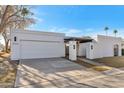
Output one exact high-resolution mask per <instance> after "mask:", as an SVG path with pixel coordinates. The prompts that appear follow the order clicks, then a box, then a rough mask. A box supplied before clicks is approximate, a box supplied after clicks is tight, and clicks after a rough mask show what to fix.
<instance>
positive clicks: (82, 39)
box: [64, 37, 94, 43]
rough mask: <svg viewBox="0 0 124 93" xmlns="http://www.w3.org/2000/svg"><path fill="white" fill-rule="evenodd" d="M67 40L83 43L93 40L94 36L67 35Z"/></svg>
mask: <svg viewBox="0 0 124 93" xmlns="http://www.w3.org/2000/svg"><path fill="white" fill-rule="evenodd" d="M64 40H65V42H69V41H72V40H74V41H79V42H80V43H83V42H92V40H94V39H92V38H86V37H65V39H64Z"/></svg>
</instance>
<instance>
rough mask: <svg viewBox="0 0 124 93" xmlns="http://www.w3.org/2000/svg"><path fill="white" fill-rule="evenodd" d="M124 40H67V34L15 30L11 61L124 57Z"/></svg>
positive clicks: (100, 37)
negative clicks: (122, 45) (122, 50)
mask: <svg viewBox="0 0 124 93" xmlns="http://www.w3.org/2000/svg"><path fill="white" fill-rule="evenodd" d="M121 41H122V40H121V38H118V37H111V36H102V35H98V36H97V39H92V38H86V37H67V36H65V34H63V33H54V32H40V31H39V32H38V31H28V30H25V31H24V30H14V31H12V32H11V59H12V60H19V59H32V58H51V57H65V56H69V59H71V60H76V58H77V56H81V57H86V58H88V59H94V58H100V57H109V56H121Z"/></svg>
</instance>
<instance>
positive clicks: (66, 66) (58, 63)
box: [15, 58, 124, 88]
mask: <svg viewBox="0 0 124 93" xmlns="http://www.w3.org/2000/svg"><path fill="white" fill-rule="evenodd" d="M116 77H117V78H116ZM123 77H124V72H123V71H122V70H116V71H114V72H112V71H109V72H104V73H101V72H97V71H94V70H92V69H89V68H88V69H87V68H86V67H84V66H80V65H78V64H76V63H74V62H71V61H69V60H67V59H64V58H47V59H29V60H21V61H20V65H19V67H18V71H17V77H16V82H15V87H29V88H31V87H33V88H51V87H60V88H64V87H66V88H67V87H70V88H74V87H79V88H88V87H90V88H92V87H93V88H95V87H124V78H123Z"/></svg>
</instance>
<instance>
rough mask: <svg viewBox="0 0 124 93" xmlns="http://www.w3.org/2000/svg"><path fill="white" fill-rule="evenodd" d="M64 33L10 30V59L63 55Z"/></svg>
mask: <svg viewBox="0 0 124 93" xmlns="http://www.w3.org/2000/svg"><path fill="white" fill-rule="evenodd" d="M64 37H65V34H63V33H52V32H38V31H22V30H15V31H12V32H11V59H12V60H19V59H32V58H51V57H64V56H65V44H64Z"/></svg>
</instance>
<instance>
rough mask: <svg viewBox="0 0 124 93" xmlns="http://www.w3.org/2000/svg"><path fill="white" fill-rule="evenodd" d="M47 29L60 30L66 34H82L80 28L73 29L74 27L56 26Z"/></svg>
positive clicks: (51, 30)
mask: <svg viewBox="0 0 124 93" xmlns="http://www.w3.org/2000/svg"><path fill="white" fill-rule="evenodd" d="M48 31H50V32H60V33H65V34H66V35H67V36H82V35H83V34H82V30H79V29H74V28H71V29H69V28H57V27H52V28H51V29H49V30H48Z"/></svg>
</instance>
